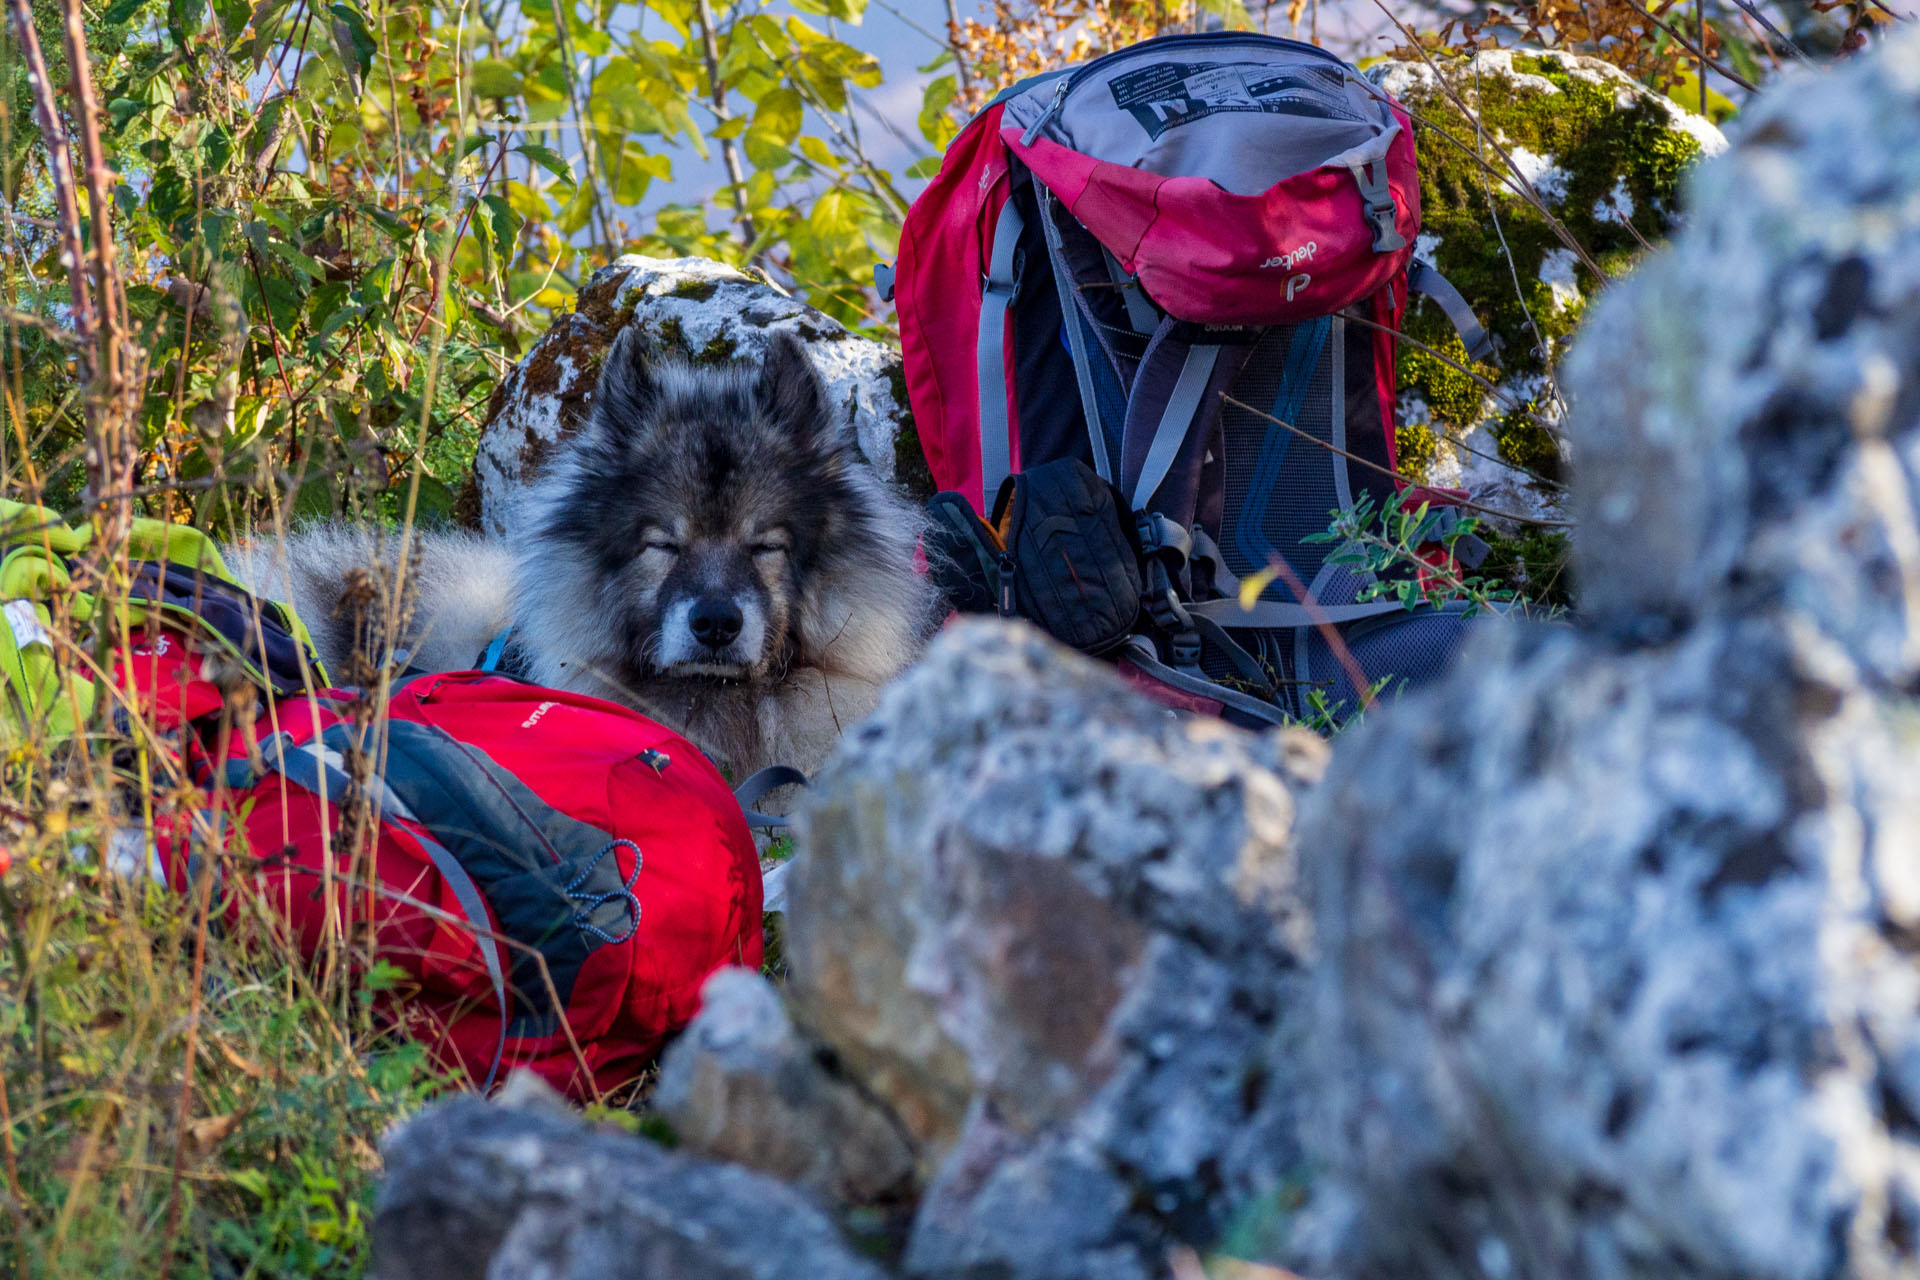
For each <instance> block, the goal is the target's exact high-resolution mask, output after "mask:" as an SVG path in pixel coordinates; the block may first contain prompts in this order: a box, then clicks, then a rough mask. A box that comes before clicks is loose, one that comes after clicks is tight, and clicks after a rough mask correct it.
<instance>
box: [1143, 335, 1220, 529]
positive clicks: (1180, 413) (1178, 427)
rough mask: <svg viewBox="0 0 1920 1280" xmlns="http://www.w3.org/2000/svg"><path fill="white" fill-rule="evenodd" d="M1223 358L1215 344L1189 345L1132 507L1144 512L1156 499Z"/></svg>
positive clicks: (1149, 448) (1150, 450)
mask: <svg viewBox="0 0 1920 1280" xmlns="http://www.w3.org/2000/svg"><path fill="white" fill-rule="evenodd" d="M1219 359H1220V348H1219V347H1218V346H1214V345H1202V344H1199V343H1196V344H1194V345H1193V346H1191V347H1188V348H1187V358H1186V359H1185V360H1184V361H1182V362H1181V365H1180V378H1179V380H1178V381H1176V382H1175V383H1174V384H1173V394H1171V395H1169V396H1168V397H1167V407H1166V408H1165V409H1164V410H1162V411H1161V413H1160V424H1159V425H1158V426H1156V427H1155V428H1154V429H1153V443H1152V444H1151V445H1150V446H1148V449H1147V460H1146V462H1145V463H1144V464H1143V465H1142V466H1141V468H1140V479H1139V481H1138V482H1137V483H1136V484H1135V485H1134V486H1133V506H1134V509H1135V510H1136V511H1144V510H1146V509H1147V504H1148V503H1149V502H1151V501H1152V500H1153V494H1154V490H1156V489H1158V488H1159V487H1160V482H1161V481H1162V480H1165V479H1166V478H1167V472H1168V471H1169V470H1171V469H1172V467H1173V460H1174V458H1175V457H1176V456H1178V454H1179V452H1180V446H1181V445H1183V444H1185V443H1186V440H1187V432H1188V431H1189V430H1191V429H1192V427H1193V419H1194V416H1195V415H1196V414H1197V413H1198V412H1199V410H1200V397H1201V396H1203V395H1205V394H1206V390H1207V381H1208V379H1210V378H1212V377H1213V366H1214V364H1215V363H1216V362H1218V361H1219Z"/></svg>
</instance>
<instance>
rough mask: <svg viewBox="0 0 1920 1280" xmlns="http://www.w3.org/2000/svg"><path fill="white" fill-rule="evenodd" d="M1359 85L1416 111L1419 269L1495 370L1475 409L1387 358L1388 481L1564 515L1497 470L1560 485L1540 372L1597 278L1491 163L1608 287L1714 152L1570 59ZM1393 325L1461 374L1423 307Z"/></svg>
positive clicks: (1477, 392)
mask: <svg viewBox="0 0 1920 1280" xmlns="http://www.w3.org/2000/svg"><path fill="white" fill-rule="evenodd" d="M1436 67H1437V71H1436ZM1367 75H1368V76H1369V77H1370V78H1372V79H1373V80H1374V81H1375V83H1377V84H1379V85H1380V86H1381V87H1382V88H1384V89H1386V90H1387V91H1388V92H1389V93H1392V94H1393V95H1394V96H1395V97H1396V98H1398V99H1400V100H1401V101H1402V102H1403V103H1405V104H1406V106H1407V107H1408V108H1409V109H1410V110H1411V111H1412V112H1413V113H1414V141H1415V146H1416V149H1417V151H1418V153H1419V158H1420V202H1421V219H1422V227H1423V231H1422V235H1421V237H1420V242H1419V252H1420V255H1421V256H1422V257H1425V258H1427V259H1428V260H1430V261H1432V262H1433V263H1434V264H1435V265H1436V266H1438V267H1439V268H1440V271H1441V273H1442V274H1443V275H1445V276H1447V278H1448V279H1450V280H1452V281H1453V282H1454V284H1456V285H1458V286H1459V288H1460V290H1461V292H1462V293H1463V294H1464V295H1465V296H1466V299H1467V301H1468V302H1469V303H1470V304H1471V305H1472V306H1473V308H1474V310H1475V312H1476V313H1477V314H1478V315H1479V317H1480V319H1481V321H1482V323H1484V324H1486V325H1487V327H1488V328H1489V330H1490V331H1491V332H1492V333H1493V334H1494V337H1495V340H1496V343H1497V345H1498V358H1499V366H1498V367H1497V368H1496V367H1494V366H1493V365H1486V366H1483V367H1482V368H1481V369H1480V370H1479V371H1480V372H1481V373H1482V374H1483V375H1484V376H1486V377H1488V378H1490V379H1492V380H1493V381H1494V382H1495V383H1496V385H1498V386H1499V388H1500V390H1499V392H1498V393H1496V394H1489V393H1488V392H1486V390H1485V389H1484V388H1483V387H1481V386H1480V385H1479V384H1477V383H1476V382H1474V380H1473V379H1472V378H1469V377H1468V376H1467V375H1465V374H1463V373H1461V372H1460V371H1459V370H1458V369H1455V368H1452V367H1450V366H1449V365H1447V364H1446V363H1445V362H1444V361H1441V360H1439V359H1436V358H1435V357H1434V356H1433V355H1431V354H1429V353H1427V352H1424V351H1421V350H1420V349H1419V348H1418V347H1416V346H1414V345H1412V344H1410V343H1408V344H1402V346H1401V349H1400V353H1399V387H1400V392H1401V396H1400V403H1401V411H1402V416H1403V418H1404V421H1405V426H1403V428H1402V432H1401V444H1400V450H1401V458H1402V461H1403V466H1404V467H1405V468H1406V469H1407V470H1409V471H1411V472H1413V473H1414V474H1416V475H1418V476H1420V477H1421V478H1422V479H1424V480H1425V481H1426V482H1427V483H1429V484H1437V485H1450V486H1456V487H1460V488H1466V489H1471V490H1473V491H1474V493H1475V494H1476V496H1477V499H1478V500H1479V501H1480V502H1482V503H1485V504H1487V505H1489V506H1492V507H1494V508H1496V509H1499V510H1503V511H1513V512H1516V513H1518V514H1521V515H1528V516H1543V515H1545V516H1558V515H1561V514H1563V513H1562V512H1561V510H1560V507H1561V504H1562V497H1563V495H1562V492H1561V491H1560V490H1558V489H1555V488H1553V487H1552V486H1550V485H1542V484H1540V483H1539V482H1537V481H1535V480H1534V479H1532V478H1531V477H1529V476H1528V475H1526V474H1525V473H1523V472H1520V471H1516V470H1514V469H1513V468H1512V467H1511V466H1506V465H1503V464H1502V463H1501V462H1500V461H1498V460H1497V459H1502V458H1504V459H1506V460H1508V461H1510V462H1518V463H1520V464H1522V465H1524V466H1526V467H1527V468H1529V469H1531V470H1533V471H1535V472H1538V473H1540V474H1542V475H1546V476H1548V477H1549V478H1555V479H1558V478H1560V477H1561V473H1562V470H1563V464H1564V462H1565V461H1566V457H1565V455H1566V453H1567V451H1568V446H1567V444H1566V442H1565V440H1564V434H1565V433H1564V430H1563V426H1562V424H1563V422H1564V418H1565V406H1564V405H1563V404H1561V403H1560V401H1559V399H1558V398H1557V397H1556V396H1555V394H1554V389H1553V381H1552V377H1551V373H1552V370H1553V368H1554V366H1555V365H1556V364H1557V363H1558V362H1559V360H1560V359H1561V357H1562V356H1563V355H1564V354H1565V349H1566V345H1567V342H1568V340H1569V338H1570V337H1571V335H1572V333H1573V332H1574V329H1575V327H1576V325H1577V324H1578V323H1579V322H1580V319H1581V317H1582V316H1583V315H1584V313H1585V311H1586V307H1587V302H1588V299H1589V297H1591V296H1592V295H1593V294H1594V293H1595V292H1597V289H1598V281H1597V280H1596V279H1595V278H1594V277H1593V275H1592V274H1591V272H1590V271H1589V270H1588V268H1587V267H1586V266H1585V265H1584V264H1583V263H1581V262H1580V261H1579V260H1578V258H1577V257H1576V256H1575V254H1574V253H1573V251H1572V250H1571V249H1569V248H1568V247H1567V246H1566V244H1565V243H1564V242H1563V241H1562V240H1561V239H1560V237H1559V236H1558V235H1557V234H1556V233H1555V231H1554V229H1553V227H1552V226H1551V224H1550V223H1549V222H1548V220H1547V219H1546V218H1545V217H1544V216H1542V215H1541V213H1540V212H1539V211H1538V210H1536V209H1535V208H1534V207H1533V206H1532V205H1531V204H1530V203H1528V202H1527V201H1526V200H1525V199H1524V198H1523V197H1522V196H1521V195H1520V194H1519V193H1518V192H1516V191H1515V190H1513V189H1512V188H1511V187H1509V186H1507V185H1503V183H1502V181H1501V178H1502V176H1503V175H1507V174H1508V172H1509V171H1508V169H1507V166H1506V164H1505V162H1504V161H1502V159H1501V158H1500V154H1499V150H1504V151H1506V152H1507V154H1508V155H1509V156H1511V157H1512V159H1513V163H1514V166H1515V167H1516V168H1518V169H1519V170H1520V173H1521V175H1522V176H1524V178H1525V179H1526V181H1527V183H1528V184H1529V185H1530V186H1531V187H1532V189H1533V191H1534V192H1535V193H1536V194H1537V195H1538V196H1539V198H1540V200H1541V202H1542V203H1543V204H1545V205H1546V206H1547V208H1548V209H1549V211H1550V212H1551V213H1552V214H1553V216H1554V217H1555V218H1556V219H1558V220H1559V221H1560V222H1561V224H1562V225H1564V226H1565V227H1566V228H1567V230H1568V231H1569V232H1570V233H1571V234H1572V236H1573V238H1574V239H1575V240H1576V241H1577V242H1578V243H1579V244H1581V245H1582V246H1584V247H1585V248H1586V249H1587V250H1588V251H1589V252H1590V253H1591V254H1592V256H1593V257H1594V259H1595V261H1597V262H1598V263H1599V265H1600V266H1601V268H1602V269H1603V270H1605V271H1607V272H1608V274H1610V275H1620V274H1624V273H1625V271H1626V270H1627V269H1628V268H1630V267H1631V265H1632V263H1633V262H1634V260H1635V259H1637V258H1638V257H1639V256H1640V255H1641V253H1642V252H1643V251H1642V249H1641V241H1642V240H1643V239H1644V240H1646V241H1649V242H1655V243H1657V242H1659V241H1660V240H1661V239H1662V238H1664V237H1665V236H1666V235H1667V234H1668V233H1669V232H1670V231H1671V230H1672V229H1673V228H1674V227H1675V226H1676V225H1677V224H1678V210H1679V199H1678V196H1679V189H1680V185H1681V179H1682V177H1683V176H1684V175H1685V173H1686V172H1687V171H1688V169H1689V167H1690V166H1691V164H1692V163H1693V161H1695V160H1696V159H1698V158H1699V157H1702V156H1711V155H1717V154H1718V153H1720V152H1721V151H1723V150H1725V149H1726V141H1725V139H1724V138H1722V137H1721V134H1720V131H1719V130H1718V129H1716V128H1715V127H1714V126H1713V125H1712V124H1710V123H1709V122H1708V121H1706V120H1705V119H1703V118H1702V117H1700V116H1696V115H1693V114H1692V113H1690V112H1688V111H1685V110H1683V109H1682V108H1681V107H1679V106H1677V105H1676V104H1675V103H1674V102H1673V101H1672V100H1671V99H1669V98H1666V97H1663V96H1661V95H1660V94H1657V93H1654V92H1652V91H1651V90H1649V89H1647V88H1646V87H1645V86H1644V85H1641V84H1639V83H1638V82H1636V81H1634V80H1632V79H1631V78H1629V77H1628V76H1627V75H1626V74H1625V73H1623V72H1622V71H1620V70H1619V69H1618V68H1617V67H1614V66H1612V65H1611V64H1609V63H1606V62H1603V61H1601V60H1600V59H1598V58H1588V57H1582V56H1580V55H1577V54H1570V53H1564V52H1560V51H1542V50H1528V49H1488V50H1482V51H1480V52H1479V53H1476V54H1474V55H1473V56H1472V57H1470V58H1463V57H1447V56H1444V55H1443V56H1440V57H1437V58H1436V61H1435V63H1434V64H1432V65H1430V64H1428V63H1427V62H1425V61H1421V60H1412V61H1387V62H1382V63H1377V64H1375V65H1374V66H1373V67H1371V68H1369V69H1368V71H1367ZM1463 105H1464V106H1465V107H1466V108H1468V110H1462V106H1463ZM1461 144H1464V145H1465V146H1466V147H1467V148H1468V150H1463V149H1462V146H1461ZM1496 147H1497V148H1498V149H1499V150H1496ZM1475 148H1477V149H1479V150H1480V151H1481V152H1482V153H1483V155H1484V158H1485V159H1486V161H1487V162H1488V164H1489V165H1490V166H1491V172H1488V171H1487V170H1485V169H1483V168H1482V167H1481V165H1480V164H1479V163H1478V161H1477V160H1476V159H1475V157H1474V155H1473V154H1472V153H1471V151H1472V149H1475ZM1515 185H1517V180H1516V183H1515ZM1404 323H1405V327H1406V331H1407V333H1408V334H1409V335H1410V336H1411V337H1413V338H1415V339H1417V340H1418V341H1419V342H1422V343H1425V344H1427V345H1428V346H1431V347H1434V348H1436V349H1438V350H1440V351H1442V352H1444V353H1445V354H1447V355H1448V356H1450V357H1451V358H1452V359H1454V360H1456V361H1458V362H1460V363H1462V364H1464V363H1466V350H1465V348H1464V347H1462V346H1461V345H1460V344H1459V341H1458V340H1457V338H1455V336H1454V333H1453V329H1452V326H1451V325H1449V324H1448V323H1447V320H1446V318H1445V316H1444V315H1442V314H1441V312H1440V309H1439V308H1438V307H1437V306H1435V305H1434V304H1432V303H1431V302H1429V301H1427V300H1425V299H1422V298H1418V297H1416V298H1414V299H1413V300H1412V305H1411V307H1410V308H1409V311H1408V315H1407V318H1406V320H1405V322H1404ZM1520 410H1525V411H1527V412H1530V413H1532V414H1533V415H1534V417H1536V418H1538V419H1540V420H1542V421H1544V422H1545V423H1546V424H1548V426H1547V427H1542V426H1540V425H1538V424H1537V423H1533V422H1529V421H1528V419H1527V417H1526V415H1525V413H1522V412H1519V411H1520ZM1556 433H1557V434H1558V435H1559V436H1560V437H1561V438H1558V439H1557V438H1556ZM1449 438H1451V439H1452V440H1457V441H1461V442H1463V443H1464V445H1465V446H1466V447H1464V448H1463V447H1461V446H1460V445H1458V444H1454V443H1450V441H1449ZM1476 451H1477V452H1476ZM1483 455H1491V456H1483Z"/></svg>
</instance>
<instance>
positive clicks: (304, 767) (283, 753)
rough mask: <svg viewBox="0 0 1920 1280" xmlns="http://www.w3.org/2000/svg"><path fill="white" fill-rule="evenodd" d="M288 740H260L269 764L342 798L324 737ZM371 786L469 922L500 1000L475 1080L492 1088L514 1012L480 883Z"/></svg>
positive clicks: (342, 777) (340, 779) (344, 781)
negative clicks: (481, 1074) (488, 1056)
mask: <svg viewBox="0 0 1920 1280" xmlns="http://www.w3.org/2000/svg"><path fill="white" fill-rule="evenodd" d="M292 742H293V739H292V738H291V737H290V736H289V735H287V734H284V733H281V734H275V735H274V736H273V737H272V738H269V739H268V740H267V741H266V742H264V743H262V744H261V746H260V754H261V756H262V757H264V758H265V760H266V762H267V765H268V767H269V768H272V769H273V770H275V771H276V772H278V773H279V774H280V775H281V776H283V777H285V778H286V779H287V781H289V782H291V783H293V784H294V785H295V786H297V787H300V788H302V789H304V790H307V791H311V792H313V793H314V794H315V795H319V796H325V797H326V798H327V799H328V800H330V801H334V802H339V801H341V800H344V799H345V798H346V794H347V789H348V786H349V785H350V784H349V781H348V778H347V775H346V774H344V773H342V772H341V771H340V770H338V769H335V768H334V767H333V766H331V765H329V764H327V763H325V759H324V755H323V754H322V753H323V752H324V740H318V741H315V742H313V743H311V744H309V747H310V748H311V749H308V748H302V747H295V746H292V745H291V744H292ZM370 789H371V790H372V792H373V793H374V797H375V799H377V800H378V801H379V804H380V811H381V813H382V814H386V815H391V816H393V817H396V818H400V819H403V820H404V821H407V822H411V823H414V824H415V826H416V827H417V828H418V829H417V830H415V831H413V832H412V833H411V834H412V835H413V837H414V838H415V839H416V840H418V841H419V842H420V848H421V850H422V851H423V852H425V854H426V855H427V859H428V860H429V861H430V862H432V863H433V869H434V870H435V871H438V872H439V873H440V877H441V879H443V880H445V881H446V882H447V887H448V888H449V889H451V890H453V900H454V901H455V902H456V903H458V904H459V907H460V914H462V915H464V916H465V917H466V918H467V923H468V924H469V925H471V926H472V928H473V941H474V944H475V945H476V946H478V947H479V948H480V959H481V962H482V963H483V964H485V965H486V969H487V981H488V982H489V983H490V984H491V985H492V986H493V998H494V999H495V1000H496V1001H498V1002H499V1004H500V1039H499V1042H498V1043H497V1044H495V1045H494V1049H493V1062H492V1064H491V1065H490V1066H488V1067H487V1078H486V1080H485V1081H484V1082H483V1083H482V1084H481V1086H480V1091H481V1092H482V1093H485V1092H486V1091H487V1090H489V1089H491V1088H493V1078H494V1077H495V1076H496V1075H498V1074H499V1073H500V1062H501V1059H503V1058H505V1057H506V1054H507V1023H508V1022H509V1021H510V1020H511V1019H512V1017H513V1005H512V1003H511V1002H510V1001H509V1000H508V999H507V967H506V964H505V963H504V962H503V961H502V959H501V956H500V941H499V939H498V938H495V937H494V936H493V924H492V918H491V917H490V916H488V915H487V903H486V899H484V898H482V897H481V896H480V886H479V885H477V884H475V883H474V881H473V877H472V876H471V875H469V874H468V872H467V869H466V868H465V867H463V866H461V865H460V860H459V859H458V858H456V857H454V856H453V853H452V852H451V851H450V850H449V849H448V848H447V847H446V846H445V845H443V844H441V843H440V842H439V841H438V840H436V839H434V838H433V836H432V835H431V834H429V833H428V831H427V829H426V826H425V824H423V823H421V822H420V820H419V819H418V818H416V817H414V816H413V811H412V810H411V809H409V808H408V807H407V805H406V802H405V801H403V800H401V799H400V797H399V796H397V795H395V794H394V793H393V791H392V789H390V788H389V787H388V786H387V784H386V782H385V781H384V780H383V779H380V778H373V779H371V780H370Z"/></svg>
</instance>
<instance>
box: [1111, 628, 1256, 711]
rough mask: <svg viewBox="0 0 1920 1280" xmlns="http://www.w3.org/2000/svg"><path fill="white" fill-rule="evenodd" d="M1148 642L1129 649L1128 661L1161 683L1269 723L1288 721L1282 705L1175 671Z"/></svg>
mask: <svg viewBox="0 0 1920 1280" xmlns="http://www.w3.org/2000/svg"><path fill="white" fill-rule="evenodd" d="M1146 650H1147V646H1146V644H1145V643H1135V644H1132V645H1130V646H1129V647H1128V648H1127V650H1126V654H1125V656H1126V659H1127V661H1129V662H1131V663H1133V664H1134V665H1135V666H1137V667H1139V668H1140V669H1141V670H1142V671H1145V672H1146V673H1147V674H1148V675H1151V676H1152V677H1153V678H1154V679H1156V680H1158V681H1160V682H1161V683H1162V684H1165V685H1168V686H1170V687H1172V688H1175V689H1178V690H1180V691H1181V692H1182V693H1192V694H1197V695H1199V696H1200V697H1202V698H1211V699H1213V700H1214V701H1215V702H1218V703H1221V704H1222V705H1224V706H1229V707H1232V708H1233V709H1234V710H1236V711H1239V712H1243V713H1245V714H1246V715H1249V716H1252V717H1254V718H1255V719H1257V720H1262V721H1264V722H1266V723H1267V724H1275V725H1278V724H1285V723H1286V722H1287V713H1286V712H1284V711H1282V710H1281V709H1280V708H1279V707H1276V706H1273V705H1271V704H1269V703H1265V702H1262V701H1260V699H1258V698H1251V697H1248V696H1247V695H1246V694H1244V693H1240V692H1239V691H1237V690H1234V689H1229V688H1227V687H1225V686H1224V685H1217V684H1215V683H1213V682H1212V681H1211V680H1207V679H1205V678H1203V677H1200V676H1190V675H1188V674H1186V673H1185V672H1183V671H1175V670H1174V669H1173V668H1172V667H1170V666H1168V665H1167V664H1166V663H1164V662H1161V661H1160V660H1159V659H1158V658H1156V657H1154V656H1152V655H1151V654H1149V653H1148V652H1147V651H1146Z"/></svg>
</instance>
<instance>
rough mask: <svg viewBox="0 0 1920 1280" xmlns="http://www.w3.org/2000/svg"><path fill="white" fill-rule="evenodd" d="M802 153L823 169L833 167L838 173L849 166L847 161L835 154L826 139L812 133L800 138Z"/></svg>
mask: <svg viewBox="0 0 1920 1280" xmlns="http://www.w3.org/2000/svg"><path fill="white" fill-rule="evenodd" d="M800 154H802V155H804V156H805V157H806V158H807V159H809V160H811V161H812V162H813V163H815V164H817V165H819V166H820V167H821V168H823V169H832V170H833V171H834V172H836V173H838V172H839V171H840V170H842V169H845V168H846V167H847V162H846V161H845V160H843V159H841V158H840V157H839V156H838V155H836V154H834V150H833V148H832V147H830V146H828V145H827V143H826V139H824V138H816V137H814V136H813V135H812V134H808V135H807V136H806V137H804V138H802V139H800Z"/></svg>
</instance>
